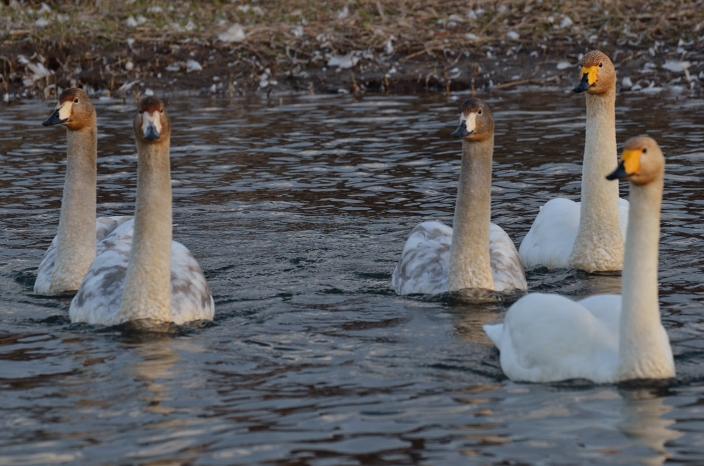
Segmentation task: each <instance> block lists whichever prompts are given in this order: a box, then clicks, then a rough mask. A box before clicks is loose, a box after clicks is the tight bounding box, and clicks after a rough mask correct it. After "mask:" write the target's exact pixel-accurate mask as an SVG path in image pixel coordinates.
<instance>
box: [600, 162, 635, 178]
mask: <svg viewBox="0 0 704 466" xmlns="http://www.w3.org/2000/svg"><path fill="white" fill-rule="evenodd" d="M629 176H630V175H629V174H628V173H627V172H626V169H625V168H624V167H623V164H619V165H618V167H616V170H614V171H613V172H611V173H609V174H608V175H606V179H607V180H609V181H613V180H623V179H626V178H628V177H629Z"/></svg>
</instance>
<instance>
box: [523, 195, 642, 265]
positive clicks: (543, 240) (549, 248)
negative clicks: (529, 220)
mask: <svg viewBox="0 0 704 466" xmlns="http://www.w3.org/2000/svg"><path fill="white" fill-rule="evenodd" d="M581 206H582V203H581V202H574V201H572V200H570V199H565V198H561V197H559V198H556V199H551V200H549V201H548V202H546V203H545V205H544V206H541V207H540V212H538V216H537V217H535V221H534V222H533V225H532V226H531V228H530V231H528V234H527V235H526V236H525V238H523V241H521V247H520V249H519V254H520V255H521V260H522V261H523V263H524V264H525V265H526V267H528V266H529V265H528V264H530V266H536V265H542V266H545V267H547V268H549V269H569V268H572V264H571V262H570V255H571V254H572V249H573V247H574V243H575V240H576V239H577V232H578V231H579V217H580V210H581ZM618 215H619V226H620V228H621V234H622V236H623V237H624V238H625V237H626V229H627V228H628V201H627V200H625V199H620V198H619V199H618ZM599 257H601V255H600V254H594V255H593V256H589V257H588V258H587V260H588V268H589V269H590V270H607V269H606V267H607V264H600V263H598V258H599ZM589 259H592V260H589Z"/></svg>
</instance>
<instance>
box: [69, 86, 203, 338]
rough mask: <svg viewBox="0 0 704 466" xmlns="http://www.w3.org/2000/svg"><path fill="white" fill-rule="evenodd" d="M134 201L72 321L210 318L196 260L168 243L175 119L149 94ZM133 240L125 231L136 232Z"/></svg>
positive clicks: (138, 127) (140, 119) (139, 129)
mask: <svg viewBox="0 0 704 466" xmlns="http://www.w3.org/2000/svg"><path fill="white" fill-rule="evenodd" d="M134 134H135V138H136V139H137V153H138V165H137V201H136V209H135V216H134V223H133V224H132V222H129V223H126V224H124V225H122V226H121V227H119V228H118V229H117V230H116V231H115V232H114V233H113V234H112V235H109V236H108V237H107V238H105V240H103V243H106V244H107V245H108V246H109V247H106V248H105V252H103V253H102V254H100V255H98V256H97V257H96V258H95V260H94V261H93V263H92V264H91V266H90V268H89V269H88V272H87V273H86V276H85V278H84V279H83V282H82V283H81V286H80V288H79V289H78V293H77V294H76V296H75V297H74V298H73V301H71V307H70V309H69V316H70V317H71V321H72V322H86V323H89V324H102V325H116V324H120V323H123V322H127V321H131V320H139V319H149V320H152V321H156V322H174V323H176V324H182V323H184V322H189V321H193V320H211V319H212V318H213V315H214V312H215V305H214V303H213V298H212V296H211V294H210V288H209V287H208V283H207V282H206V280H205V277H204V276H203V272H202V270H201V268H200V266H199V265H198V262H197V261H196V260H195V259H194V258H193V256H192V255H191V253H190V251H188V249H186V247H185V246H183V245H182V244H181V243H177V242H176V241H172V240H171V232H172V229H171V169H170V160H169V150H170V137H171V123H170V120H169V116H168V114H167V113H166V110H165V109H164V104H163V102H162V101H161V100H159V99H157V98H156V97H144V98H143V99H142V100H141V101H140V102H139V108H138V112H137V113H136V115H135V117H134ZM132 225H134V237H132V235H129V237H127V236H125V235H120V234H119V233H121V232H120V230H131V229H132Z"/></svg>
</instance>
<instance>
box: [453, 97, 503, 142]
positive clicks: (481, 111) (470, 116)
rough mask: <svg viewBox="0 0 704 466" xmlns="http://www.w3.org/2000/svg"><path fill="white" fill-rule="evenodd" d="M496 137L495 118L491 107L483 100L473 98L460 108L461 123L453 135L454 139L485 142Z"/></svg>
mask: <svg viewBox="0 0 704 466" xmlns="http://www.w3.org/2000/svg"><path fill="white" fill-rule="evenodd" d="M493 135H494V118H493V117H492V116H491V110H490V109H489V105H487V103H486V102H484V101H483V100H479V99H475V98H471V99H467V100H465V101H464V102H463V103H462V105H461V106H460V123H459V126H458V127H457V129H456V130H455V131H453V133H452V137H453V138H462V139H466V140H468V141H483V140H484V139H487V138H489V137H491V136H493Z"/></svg>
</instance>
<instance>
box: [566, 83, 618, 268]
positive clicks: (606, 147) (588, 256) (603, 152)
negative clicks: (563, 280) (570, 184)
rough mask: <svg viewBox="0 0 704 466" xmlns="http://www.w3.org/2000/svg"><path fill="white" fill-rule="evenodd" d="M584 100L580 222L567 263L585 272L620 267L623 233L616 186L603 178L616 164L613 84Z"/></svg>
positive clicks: (614, 93) (587, 96)
mask: <svg viewBox="0 0 704 466" xmlns="http://www.w3.org/2000/svg"><path fill="white" fill-rule="evenodd" d="M586 100H587V124H586V139H585V145H584V165H583V167H582V192H581V196H582V198H581V207H580V221H579V229H578V232H577V238H576V239H575V243H574V246H573V249H572V255H571V257H570V262H571V264H572V267H575V268H579V269H583V270H587V271H588V272H597V271H606V270H620V269H621V267H622V262H623V234H622V232H621V222H620V218H619V197H618V196H619V192H618V190H619V187H618V183H614V182H611V181H608V180H607V179H606V175H608V174H609V173H611V172H612V171H613V170H614V168H615V167H616V164H617V150H616V113H615V112H616V110H615V108H616V89H615V86H614V88H612V89H610V90H609V91H608V92H606V93H605V94H599V95H591V94H587V95H586Z"/></svg>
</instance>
